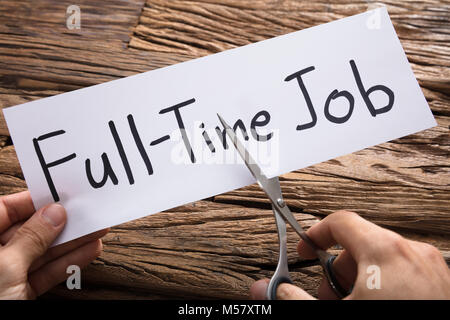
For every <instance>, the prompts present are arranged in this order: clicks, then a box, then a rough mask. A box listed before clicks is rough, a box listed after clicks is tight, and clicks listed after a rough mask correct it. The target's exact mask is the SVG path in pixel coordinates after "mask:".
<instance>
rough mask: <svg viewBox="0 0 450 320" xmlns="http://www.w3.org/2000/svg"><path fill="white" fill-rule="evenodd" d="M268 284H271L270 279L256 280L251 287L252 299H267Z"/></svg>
mask: <svg viewBox="0 0 450 320" xmlns="http://www.w3.org/2000/svg"><path fill="white" fill-rule="evenodd" d="M268 286H269V279H262V280H258V281H255V282H254V283H253V285H252V286H251V288H250V299H252V300H266V299H267V287H268Z"/></svg>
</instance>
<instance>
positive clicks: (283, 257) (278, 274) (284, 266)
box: [266, 205, 351, 300]
mask: <svg viewBox="0 0 450 320" xmlns="http://www.w3.org/2000/svg"><path fill="white" fill-rule="evenodd" d="M272 210H273V212H274V215H275V220H276V224H277V229H278V240H279V244H280V250H279V252H280V253H279V257H278V264H277V268H276V270H275V273H274V274H273V276H272V278H271V279H270V282H269V285H268V287H267V293H266V296H267V299H268V300H276V298H277V289H278V286H279V285H280V284H282V283H293V282H292V279H291V277H290V275H289V268H288V259H287V233H286V222H285V221H284V219H283V218H282V217H281V215H280V214H279V213H278V211H277V210H275V208H274V206H273V205H272ZM304 237H306V238H307V240H306V239H304ZM302 239H304V240H306V241H305V242H306V243H308V244H310V245H311V244H312V248H313V249H314V250H315V252H316V254H317V256H318V258H319V261H320V264H321V265H322V268H323V271H324V274H325V277H326V279H327V281H328V283H329V284H330V287H331V289H332V290H333V292H334V293H335V294H336V295H337V296H338V298H339V299H342V298H344V297H346V296H347V295H349V294H350V293H351V290H350V291H348V290H345V289H344V288H343V287H342V286H341V284H340V283H339V281H338V279H337V277H336V274H335V272H334V269H333V262H334V260H335V259H336V257H337V256H335V255H332V254H330V253H328V252H326V251H325V250H322V249H320V248H318V247H317V246H316V245H315V244H314V243H313V242H312V240H311V239H310V238H309V237H308V236H307V235H306V233H303V235H302Z"/></svg>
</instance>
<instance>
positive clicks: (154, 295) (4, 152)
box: [0, 0, 450, 299]
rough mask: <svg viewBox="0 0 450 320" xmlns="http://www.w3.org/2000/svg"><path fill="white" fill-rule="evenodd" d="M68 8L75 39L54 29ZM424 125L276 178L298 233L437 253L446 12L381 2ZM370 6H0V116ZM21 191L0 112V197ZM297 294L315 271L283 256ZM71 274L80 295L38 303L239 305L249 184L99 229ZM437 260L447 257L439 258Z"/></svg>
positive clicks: (446, 212) (163, 2) (260, 272)
mask: <svg viewBox="0 0 450 320" xmlns="http://www.w3.org/2000/svg"><path fill="white" fill-rule="evenodd" d="M71 4H77V5H79V6H80V8H81V30H78V31H77V30H73V31H71V30H68V29H67V28H66V26H65V19H66V17H65V15H66V13H65V12H66V8H67V6H69V5H71ZM384 4H385V5H386V6H387V8H388V11H389V13H390V15H391V19H392V21H393V23H394V26H395V29H396V31H397V33H398V35H399V37H400V40H401V43H402V45H403V47H404V49H405V51H406V54H407V56H408V59H409V61H410V63H411V65H412V68H413V71H414V73H415V75H416V77H417V79H418V81H419V84H420V85H421V87H422V90H423V92H424V94H425V96H426V98H427V101H428V103H429V105H430V107H431V109H432V111H433V114H434V115H435V118H436V120H437V122H438V124H439V125H438V126H437V127H435V128H432V129H429V130H426V131H424V132H420V133H418V134H414V135H411V136H408V137H404V138H401V139H398V140H395V141H391V142H388V143H384V144H381V145H378V146H375V147H372V148H369V149H366V150H363V151H360V152H356V153H354V154H351V155H347V156H343V157H339V158H337V159H334V160H331V161H328V162H324V163H321V164H318V165H315V166H312V167H309V168H306V169H303V170H298V171H295V172H291V173H289V174H286V175H284V176H283V177H282V179H281V185H282V189H283V192H284V195H285V197H286V199H287V203H288V204H289V206H290V207H291V208H292V210H293V211H295V212H296V217H297V218H298V220H299V221H300V223H302V224H303V225H304V226H305V227H309V226H310V225H312V224H313V223H315V222H317V221H318V219H320V218H321V217H323V216H325V215H327V214H329V213H331V212H333V211H335V210H339V209H349V210H353V211H355V212H357V213H359V214H360V215H362V216H363V217H366V218H367V219H369V220H371V221H374V222H376V223H378V224H380V225H382V226H385V227H388V228H391V229H393V230H395V231H398V232H400V233H402V234H403V235H405V236H407V237H410V238H414V239H418V240H422V241H427V242H429V243H432V244H434V245H436V246H437V247H438V248H439V249H440V250H441V251H442V252H443V254H444V255H445V256H446V257H447V259H449V252H450V240H449V239H450V238H449V234H450V228H449V226H450V192H449V191H450V169H449V168H450V163H449V154H450V135H449V128H450V127H449V126H450V108H449V101H450V81H449V79H450V54H449V53H450V28H449V24H448V21H449V19H450V14H449V12H450V2H449V1H437V0H425V1H393V0H391V1H384ZM379 5H380V4H379V2H373V1H358V2H353V1H349V0H337V1H325V0H324V1H320V2H315V1H314V2H313V1H293V0H286V1H275V0H271V1H263V0H260V1H251V0H246V1H241V0H225V1H219V0H196V1H182V0H170V1H169V0H147V1H145V0H132V1H120V0H111V1H98V0H96V1H88V0H78V1H75V2H74V1H73V0H70V1H66V0H64V1H57V0H53V1H52V0H37V1H26V0H20V1H18V0H2V1H1V2H0V107H1V108H5V107H9V106H12V105H16V104H19V103H23V102H26V101H31V100H35V99H39V98H43V97H47V96H52V95H55V94H59V93H62V92H66V91H70V90H74V89H78V88H82V87H86V86H90V85H94V84H98V83H102V82H105V81H110V80H114V79H118V78H121V77H125V76H129V75H132V74H136V73H139V72H144V71H148V70H151V69H155V68H159V67H163V66H167V65H171V64H174V63H177V62H181V61H186V60H190V59H193V58H196V57H200V56H204V55H208V54H212V53H215V52H220V51H223V50H226V49H230V48H234V47H238V46H242V45H245V44H248V43H252V42H255V41H259V40H264V39H267V38H270V37H273V36H277V35H282V34H285V33H288V32H292V31H295V30H299V29H303V28H307V27H311V26H314V25H318V24H321V23H325V22H329V21H332V20H335V19H338V18H341V17H345V16H349V15H353V14H356V13H359V12H363V11H365V10H367V9H371V8H375V7H377V6H379ZM24 189H26V184H25V182H24V180H23V175H22V172H21V169H20V166H19V163H18V161H17V158H16V154H15V151H14V146H13V145H12V141H11V138H10V137H9V133H8V129H7V127H6V124H5V121H4V119H3V115H1V116H0V194H8V193H13V192H17V191H21V190H24ZM289 240H290V241H289V261H290V269H291V271H292V275H293V278H294V280H295V281H296V283H297V284H299V285H300V286H302V287H303V288H305V289H306V290H307V291H309V292H311V293H313V294H315V292H316V289H317V285H318V283H319V281H320V277H321V272H320V268H319V267H318V266H317V265H316V263H315V262H314V261H302V260H301V259H299V258H298V257H297V255H296V253H295V246H296V241H297V236H296V235H295V234H294V233H293V232H291V231H289ZM104 244H105V247H104V253H103V254H102V255H101V256H100V258H99V259H97V260H96V261H95V262H94V263H93V264H91V265H90V266H89V267H88V268H87V269H86V271H84V272H83V282H82V285H83V290H79V291H69V290H67V289H65V286H62V285H61V286H59V287H57V288H55V289H54V290H52V291H51V292H49V293H48V294H46V295H45V296H44V297H47V298H61V297H64V298H124V299H134V298H144V299H145V298H150V299H160V298H246V297H247V294H248V288H249V286H250V285H251V283H252V282H253V281H254V280H255V279H259V278H262V277H267V276H270V275H271V274H272V272H273V270H274V268H275V265H276V259H277V236H276V233H275V225H274V220H273V216H272V213H271V211H270V208H269V205H268V202H267V199H266V198H265V197H264V195H263V194H262V192H261V191H260V190H259V188H258V187H257V186H256V185H252V186H249V187H247V188H242V189H240V190H236V191H233V192H229V193H226V194H222V195H218V196H216V197H214V198H212V199H205V200H202V201H198V202H196V203H193V204H188V205H185V206H182V207H179V208H175V209H173V210H169V211H167V212H163V213H159V214H155V215H153V216H150V217H147V218H143V219H139V220H136V221H133V222H130V223H127V224H123V225H120V226H118V227H115V228H113V229H112V231H111V233H110V234H109V235H107V236H106V238H105V240H104ZM447 261H449V260H447Z"/></svg>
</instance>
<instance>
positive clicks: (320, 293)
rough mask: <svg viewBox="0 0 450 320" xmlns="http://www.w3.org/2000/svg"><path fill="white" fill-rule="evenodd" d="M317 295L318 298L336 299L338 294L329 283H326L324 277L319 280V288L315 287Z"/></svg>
mask: <svg viewBox="0 0 450 320" xmlns="http://www.w3.org/2000/svg"><path fill="white" fill-rule="evenodd" d="M317 297H318V298H319V299H320V300H338V299H339V298H338V296H337V295H336V294H335V293H334V292H333V289H331V287H330V284H329V283H328V281H327V279H326V278H325V277H323V278H322V281H321V282H320V285H319V288H318V289H317Z"/></svg>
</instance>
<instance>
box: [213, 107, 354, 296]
mask: <svg viewBox="0 0 450 320" xmlns="http://www.w3.org/2000/svg"><path fill="white" fill-rule="evenodd" d="M217 116H218V117H219V120H220V122H221V123H222V125H223V127H224V129H225V131H226V134H227V135H228V137H229V138H230V139H231V141H232V142H233V145H234V146H235V147H236V149H237V151H238V153H239V155H240V156H241V157H242V159H243V160H244V162H245V164H246V166H247V168H248V169H249V170H250V172H251V173H252V175H253V176H254V177H255V179H256V181H257V182H258V184H259V186H260V187H261V189H263V190H264V192H265V193H266V195H267V196H268V197H269V199H270V202H271V203H272V211H273V213H274V215H275V220H276V224H277V229H278V239H279V243H280V253H279V257H278V265H277V268H276V270H275V273H274V275H273V276H272V278H271V280H270V282H269V286H268V288H267V298H268V299H276V292H277V288H278V286H279V285H280V284H281V283H292V280H291V277H290V276H289V269H288V262H287V234H286V222H287V223H289V224H290V225H291V226H292V228H294V230H295V232H297V234H298V235H299V236H300V238H302V239H303V240H304V241H305V243H307V244H308V245H309V246H310V247H311V248H312V249H313V250H314V252H315V253H316V255H317V257H318V258H319V261H320V264H321V265H322V268H323V271H324V274H325V277H326V279H327V281H328V283H329V284H330V287H331V289H332V290H333V291H334V293H335V294H336V295H337V296H338V297H339V298H343V297H345V296H347V295H349V294H350V292H349V291H346V290H345V289H344V288H343V287H342V286H341V285H340V284H339V282H338V280H337V278H336V275H335V273H334V270H333V262H334V260H335V259H336V256H335V255H332V254H330V253H328V252H326V251H325V250H322V249H321V248H319V247H318V246H317V245H316V244H315V243H314V242H313V241H311V239H310V238H309V237H308V236H307V235H306V233H305V231H304V230H303V228H302V227H301V226H300V224H299V223H298V222H297V220H296V219H295V217H294V215H293V214H292V212H291V210H289V208H288V206H287V205H286V203H285V202H284V200H283V196H282V194H281V188H280V182H279V180H278V177H273V178H270V179H268V178H267V177H266V176H265V175H264V173H263V172H262V170H261V168H260V167H259V166H258V164H257V163H256V162H255V160H254V159H253V158H252V157H251V156H250V153H249V152H248V151H247V149H246V148H245V147H244V146H243V145H242V143H241V142H240V141H239V140H238V138H237V136H236V133H235V132H234V130H233V129H232V128H231V127H230V126H229V125H228V124H227V123H226V122H225V121H224V120H223V119H222V117H221V116H220V115H219V114H217Z"/></svg>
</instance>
